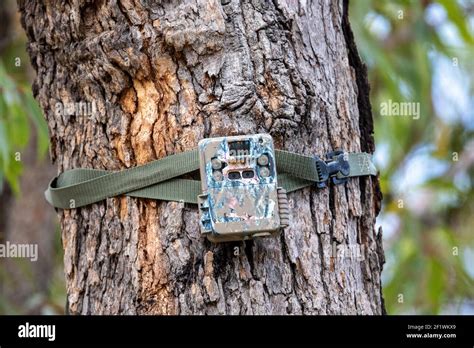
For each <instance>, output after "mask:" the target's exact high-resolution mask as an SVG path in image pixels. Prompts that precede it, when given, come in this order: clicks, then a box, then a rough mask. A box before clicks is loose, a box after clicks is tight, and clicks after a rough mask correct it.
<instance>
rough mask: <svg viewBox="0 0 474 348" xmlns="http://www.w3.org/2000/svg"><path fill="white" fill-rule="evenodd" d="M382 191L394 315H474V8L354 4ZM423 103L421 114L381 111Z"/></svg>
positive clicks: (387, 294) (445, 1)
mask: <svg viewBox="0 0 474 348" xmlns="http://www.w3.org/2000/svg"><path fill="white" fill-rule="evenodd" d="M349 13H350V17H351V18H350V19H351V24H352V28H353V31H354V36H355V38H356V41H357V44H358V49H359V53H360V54H361V56H362V59H363V60H364V61H365V63H366V64H367V67H368V73H369V80H370V84H371V102H372V110H373V115H374V120H375V138H376V146H377V150H376V154H375V158H376V161H377V164H378V167H379V168H380V173H381V177H380V180H381V186H382V192H383V193H384V200H383V211H382V213H381V215H380V216H379V218H378V224H379V225H380V226H382V229H383V233H384V248H385V253H386V260H387V263H386V264H385V268H384V272H383V274H382V276H383V277H382V280H383V285H384V289H383V290H384V291H383V293H384V298H385V303H386V306H387V310H388V313H391V314H400V313H419V314H424V313H430V314H431V313H470V314H472V313H474V229H473V227H472V226H474V210H473V205H474V203H473V194H474V191H473V163H474V139H473V131H474V98H473V91H474V35H473V33H474V1H461V0H459V1H455V0H437V1H429V0H424V1H409V0H393V1H380V0H353V1H351V2H350V12H349ZM389 101H392V103H393V102H416V103H419V105H420V115H419V118H417V117H410V116H393V115H392V116H387V115H384V113H383V112H381V109H382V105H383V104H385V105H387V103H388V102H389Z"/></svg>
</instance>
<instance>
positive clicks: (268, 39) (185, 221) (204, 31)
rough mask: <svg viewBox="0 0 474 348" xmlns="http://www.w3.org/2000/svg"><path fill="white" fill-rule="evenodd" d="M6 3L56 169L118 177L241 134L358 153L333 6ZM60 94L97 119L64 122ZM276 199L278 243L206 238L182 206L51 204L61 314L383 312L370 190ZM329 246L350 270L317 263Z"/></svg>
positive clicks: (326, 0) (365, 126)
mask: <svg viewBox="0 0 474 348" xmlns="http://www.w3.org/2000/svg"><path fill="white" fill-rule="evenodd" d="M19 7H20V11H21V13H22V21H23V25H24V28H25V30H26V32H27V35H28V39H29V45H28V50H29V53H30V56H31V60H32V63H33V66H34V67H35V69H36V71H37V77H36V80H35V82H34V84H33V91H34V94H35V96H36V98H37V100H38V101H39V103H40V105H41V107H42V109H43V110H44V114H45V116H46V119H47V121H48V124H49V129H50V134H51V156H52V159H53V161H54V162H56V163H57V165H58V171H59V172H62V171H64V170H67V169H72V168H78V167H84V168H86V167H87V168H98V169H110V170H111V169H121V168H127V167H132V166H136V165H140V164H143V163H147V162H149V161H152V160H154V159H157V158H161V157H163V156H166V155H169V154H173V153H177V152H181V151H184V150H189V149H192V148H194V147H195V146H196V145H197V142H198V141H199V140H200V139H201V138H203V137H211V136H221V135H236V134H251V133H257V132H266V133H270V134H271V135H272V136H273V137H274V141H275V144H276V147H277V148H280V149H287V150H290V151H295V152H299V153H304V154H319V155H322V154H324V153H325V152H327V151H330V150H333V149H336V148H344V149H346V150H349V151H361V150H362V151H369V152H373V150H374V142H373V136H372V133H373V127H372V115H371V111H370V103H369V100H368V93H369V91H368V83H367V78H366V70H365V68H364V66H363V64H362V63H361V61H360V59H359V56H358V53H357V51H356V48H355V45H354V41H353V36H352V32H351V29H350V27H349V23H348V18H347V3H345V2H344V3H343V1H333V0H318V1H308V2H306V1H300V2H297V1H291V2H290V1H280V0H273V1H264V0H251V1H236V0H222V1H221V2H219V1H216V0H189V1H177V0H171V1H163V2H153V1H148V0H141V1H139V0H118V1H79V0H75V1H72V0H71V1H19ZM58 102H60V103H71V102H76V103H77V102H89V103H95V105H96V109H97V110H96V112H94V113H93V114H92V115H90V116H87V117H84V116H80V115H75V116H65V115H61V114H58V113H55V105H56V104H57V103H58ZM289 199H290V206H291V208H292V224H291V226H290V228H288V229H286V231H285V233H284V234H282V236H281V237H280V238H277V239H272V238H263V239H258V240H255V241H250V242H245V243H226V244H220V245H215V244H212V243H210V242H208V241H206V240H205V239H204V238H203V237H201V236H200V233H199V228H198V212H197V209H196V207H195V206H191V205H190V206H187V205H182V204H179V203H174V202H156V201H152V200H143V199H142V200H140V199H135V198H129V197H117V198H111V199H107V201H104V202H102V203H98V204H94V205H92V206H89V207H85V208H81V209H71V210H65V211H61V212H60V213H59V217H60V221H61V227H62V239H63V245H64V252H65V254H64V265H65V276H66V281H67V292H68V299H69V311H70V312H71V313H77V314H87V313H97V314H106V313H127V314H225V313H226V314H342V313H346V314H381V313H383V312H384V305H383V299H382V295H381V280H380V273H381V269H382V264H383V251H382V246H381V240H380V238H381V233H380V232H379V233H378V234H377V233H376V232H375V231H374V223H375V217H376V215H377V214H378V211H379V209H380V200H381V197H380V191H379V187H378V181H377V180H376V179H374V178H367V177H364V178H361V179H353V180H350V182H349V183H347V184H346V185H341V186H337V187H331V188H327V189H322V190H316V189H309V188H307V189H305V190H302V191H299V192H296V193H293V194H290V196H289ZM344 245H345V246H349V245H350V246H353V245H360V246H361V250H362V256H363V259H364V260H362V261H361V260H360V259H358V258H354V257H352V258H350V257H333V256H335V254H334V252H333V251H334V249H335V248H337V247H338V246H344ZM235 247H238V249H236V248H235ZM235 251H239V252H238V253H235ZM236 254H238V255H236Z"/></svg>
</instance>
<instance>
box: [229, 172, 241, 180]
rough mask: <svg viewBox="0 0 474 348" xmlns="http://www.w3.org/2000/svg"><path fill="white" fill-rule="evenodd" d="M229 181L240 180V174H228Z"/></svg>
mask: <svg viewBox="0 0 474 348" xmlns="http://www.w3.org/2000/svg"><path fill="white" fill-rule="evenodd" d="M227 176H228V177H229V179H230V180H238V179H240V173H239V172H230V173H229V174H227Z"/></svg>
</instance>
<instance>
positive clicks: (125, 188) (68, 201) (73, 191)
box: [45, 150, 199, 209]
mask: <svg viewBox="0 0 474 348" xmlns="http://www.w3.org/2000/svg"><path fill="white" fill-rule="evenodd" d="M197 168H199V157H198V153H197V150H192V151H187V152H183V153H180V154H177V155H172V156H167V157H164V158H162V159H159V160H156V161H153V162H150V163H147V164H145V165H142V166H138V167H134V168H130V169H125V170H122V171H115V172H110V171H104V170H95V169H73V170H69V171H66V172H64V173H62V174H61V175H59V176H58V177H56V178H55V179H53V180H52V181H51V183H50V185H49V187H48V189H47V190H46V192H45V197H46V200H47V201H48V202H49V203H50V204H51V205H53V206H55V207H57V208H63V209H70V208H77V207H81V206H84V205H88V204H91V203H95V202H98V201H101V200H103V199H105V198H108V197H113V196H118V195H121V194H124V193H127V194H130V193H131V192H133V191H136V190H140V191H139V194H140V195H141V196H140V197H145V195H146V193H144V192H143V190H142V189H143V188H145V187H148V186H150V185H154V184H157V183H161V182H163V181H166V180H169V179H173V178H175V177H176V176H180V175H183V174H186V173H189V172H192V171H194V170H196V169H197ZM189 186H190V185H189V184H188V183H187V182H185V183H183V181H181V180H179V181H175V180H173V182H171V183H167V184H166V185H164V186H163V187H162V188H160V189H157V188H155V189H153V191H151V193H152V192H155V193H157V194H162V195H163V196H166V197H168V196H170V195H171V193H172V191H173V190H174V197H179V195H183V196H184V195H187V193H188V192H189V191H188V189H189ZM149 198H152V197H149ZM155 199H158V198H155ZM173 200H178V201H179V200H181V198H179V199H173Z"/></svg>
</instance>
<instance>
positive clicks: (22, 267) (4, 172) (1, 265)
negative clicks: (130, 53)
mask: <svg viewBox="0 0 474 348" xmlns="http://www.w3.org/2000/svg"><path fill="white" fill-rule="evenodd" d="M0 23H1V24H0V243H2V244H4V243H5V242H6V241H8V242H10V243H20V244H31V243H35V244H38V252H39V255H38V261H36V262H31V261H30V260H28V259H15V258H9V259H4V258H1V259H0V314H56V313H64V305H65V292H66V291H65V284H64V275H63V263H62V247H61V242H60V234H59V231H58V228H57V222H56V221H57V219H56V218H55V217H54V211H51V209H50V207H48V206H46V205H45V204H44V202H43V201H44V199H43V194H42V191H43V190H44V187H45V185H47V182H48V180H49V178H51V176H53V175H54V174H55V170H54V168H53V167H52V166H51V164H50V163H49V160H48V159H47V156H46V155H47V153H48V144H49V136H48V128H47V125H46V121H45V120H44V118H43V115H42V112H41V110H40V108H39V106H38V104H37V102H36V101H35V99H34V98H33V96H32V92H31V82H32V77H33V71H32V68H31V66H30V62H29V57H28V54H27V52H26V37H25V34H24V31H23V29H22V28H21V26H20V18H19V14H18V13H17V8H16V3H15V1H14V0H2V1H0Z"/></svg>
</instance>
